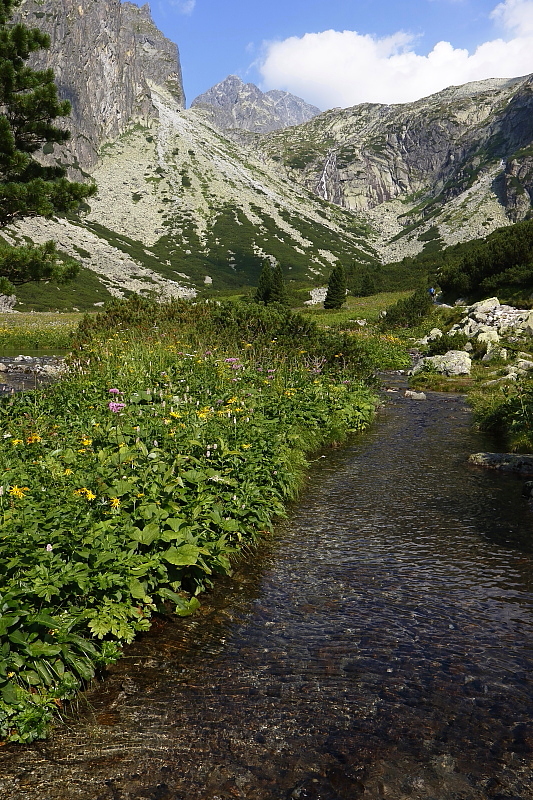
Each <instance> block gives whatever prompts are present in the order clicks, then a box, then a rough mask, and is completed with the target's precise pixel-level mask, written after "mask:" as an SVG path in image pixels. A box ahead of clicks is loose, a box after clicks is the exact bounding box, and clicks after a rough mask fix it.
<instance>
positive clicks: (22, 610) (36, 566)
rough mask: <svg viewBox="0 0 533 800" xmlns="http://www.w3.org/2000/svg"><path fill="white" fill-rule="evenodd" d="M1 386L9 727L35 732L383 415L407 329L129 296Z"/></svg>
mask: <svg viewBox="0 0 533 800" xmlns="http://www.w3.org/2000/svg"><path fill="white" fill-rule="evenodd" d="M73 343H74V347H73V350H72V353H71V355H70V357H69V369H68V372H67V373H66V375H65V376H64V377H63V378H62V379H61V380H60V381H59V382H58V383H56V384H55V385H53V386H49V387H47V388H44V389H38V390H36V391H32V392H27V393H23V394H19V395H16V396H14V397H11V398H10V399H4V400H3V401H2V402H1V403H0V439H1V441H2V444H3V446H2V448H1V451H0V461H1V478H0V480H1V484H0V514H1V517H0V519H1V524H0V564H1V567H0V569H1V570H2V580H1V583H0V586H1V588H0V737H1V739H3V740H4V741H12V742H30V741H32V740H34V739H36V738H42V737H44V736H45V735H46V732H47V729H48V727H49V724H50V721H51V720H52V719H53V717H54V716H55V715H61V714H62V713H63V712H62V709H63V706H64V704H65V702H66V701H68V700H69V699H71V698H72V697H74V696H75V695H76V693H77V692H79V691H80V689H82V688H83V687H84V686H85V685H87V683H88V682H90V681H91V680H92V679H93V678H94V676H95V674H96V673H97V672H98V670H101V669H102V668H103V667H105V666H106V665H108V664H111V663H113V662H114V661H115V660H116V659H117V658H119V656H120V652H121V646H122V645H123V643H125V642H131V641H132V640H133V638H134V637H135V635H136V633H137V632H139V631H145V630H147V629H148V628H149V627H150V624H151V619H152V618H153V616H154V615H157V614H169V613H175V614H177V615H189V614H192V613H194V612H195V610H196V609H197V608H198V607H199V605H200V602H201V600H200V599H199V598H200V597H201V594H202V592H203V591H204V590H206V589H207V588H208V587H209V586H211V585H212V582H213V581H214V580H215V579H216V576H217V575H219V574H224V573H228V572H230V571H231V566H232V562H233V561H234V559H235V558H236V557H237V556H238V553H239V551H240V550H241V549H242V548H243V547H245V546H249V545H250V544H252V543H253V542H254V541H255V540H256V539H257V537H258V536H261V535H263V534H264V533H265V532H269V531H271V530H272V526H273V524H274V522H275V520H276V518H279V517H281V516H283V514H284V512H285V507H286V503H287V501H289V500H290V499H291V498H294V497H295V495H296V494H297V492H298V489H299V487H300V486H301V484H302V480H303V478H304V475H305V470H306V466H307V462H306V455H308V454H310V453H313V452H316V451H317V450H318V449H319V448H321V447H324V446H326V445H328V444H330V443H332V442H340V441H342V440H344V439H345V438H346V437H347V436H348V435H349V434H350V433H353V432H356V431H360V430H361V429H363V428H364V427H365V426H366V425H368V424H369V422H370V421H371V419H372V416H373V413H374V409H375V406H376V402H377V401H376V397H375V394H374V392H373V389H372V388H371V386H369V383H371V382H372V374H373V372H374V371H375V369H376V368H377V367H378V366H381V367H387V366H388V367H398V366H402V365H403V362H404V360H405V353H404V352H403V351H402V350H401V348H400V347H399V345H398V344H397V343H395V342H394V341H390V340H387V339H385V338H383V337H382V338H381V339H380V340H376V341H373V342H370V341H369V340H368V338H367V339H364V340H358V339H357V337H356V336H349V335H347V334H337V333H335V332H321V331H319V330H318V329H317V328H315V326H314V323H312V322H309V321H306V320H303V318H301V317H299V316H298V315H296V314H292V313H291V312H287V311H284V310H270V309H269V310H266V309H261V308H260V307H256V308H255V309H253V310H244V311H242V310H239V309H237V310H232V309H231V308H229V306H228V307H227V308H225V307H222V306H219V305H216V304H213V305H211V306H208V305H207V304H206V307H203V306H200V305H197V306H194V305H193V304H185V303H181V304H176V303H172V304H168V306H167V307H162V308H161V307H156V306H155V304H151V305H150V304H149V303H147V302H145V301H142V302H141V301H140V300H138V299H134V300H131V301H117V302H116V303H115V304H114V305H113V306H112V307H111V308H110V309H109V310H108V312H107V313H102V314H100V315H98V317H92V318H90V319H89V318H88V319H87V320H85V321H84V322H82V323H81V325H80V326H79V328H78V331H77V333H76V335H75V338H74V342H73Z"/></svg>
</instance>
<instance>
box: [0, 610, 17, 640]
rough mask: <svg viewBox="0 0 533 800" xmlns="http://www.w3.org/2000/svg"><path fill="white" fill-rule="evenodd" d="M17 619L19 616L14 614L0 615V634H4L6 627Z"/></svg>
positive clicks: (13, 623)
mask: <svg viewBox="0 0 533 800" xmlns="http://www.w3.org/2000/svg"><path fill="white" fill-rule="evenodd" d="M19 619H20V617H19V616H16V615H15V614H6V615H5V616H3V617H0V636H5V634H6V633H7V630H8V628H10V627H11V626H12V625H15V623H17V622H18V621H19Z"/></svg>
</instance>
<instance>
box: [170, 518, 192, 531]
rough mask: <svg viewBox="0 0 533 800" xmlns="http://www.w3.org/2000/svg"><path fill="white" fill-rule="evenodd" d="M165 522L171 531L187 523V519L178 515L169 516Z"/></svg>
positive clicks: (177, 529)
mask: <svg viewBox="0 0 533 800" xmlns="http://www.w3.org/2000/svg"><path fill="white" fill-rule="evenodd" d="M166 524H167V525H168V527H169V528H172V530H173V531H179V529H180V528H181V527H182V526H183V525H187V520H186V519H181V518H180V517H170V518H169V519H167V520H166Z"/></svg>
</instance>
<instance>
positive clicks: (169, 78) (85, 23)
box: [18, 0, 184, 170]
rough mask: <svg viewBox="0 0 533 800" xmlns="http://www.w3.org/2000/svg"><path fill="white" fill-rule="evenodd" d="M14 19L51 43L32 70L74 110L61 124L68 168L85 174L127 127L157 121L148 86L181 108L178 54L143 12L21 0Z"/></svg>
mask: <svg viewBox="0 0 533 800" xmlns="http://www.w3.org/2000/svg"><path fill="white" fill-rule="evenodd" d="M18 16H19V18H20V19H21V20H22V21H23V22H24V23H25V24H26V25H28V26H30V27H37V28H40V29H41V30H43V31H46V33H48V34H49V36H50V38H51V46H50V49H49V50H44V51H40V52H39V53H37V54H35V56H34V58H33V63H34V65H35V66H38V67H40V68H44V67H51V68H52V69H53V70H54V75H55V78H56V83H57V85H58V89H59V94H60V96H61V97H62V98H63V99H67V100H69V101H70V102H71V104H72V114H71V116H70V118H68V119H67V120H65V121H64V124H65V127H67V128H68V129H69V130H70V131H71V133H72V139H71V141H70V142H69V143H68V144H67V145H66V148H65V154H66V156H67V159H66V160H67V161H69V162H70V163H71V164H72V165H73V166H74V167H77V168H78V169H81V170H88V169H91V168H92V167H93V166H94V165H95V163H96V162H97V160H98V149H99V147H100V146H101V145H102V144H103V143H104V142H106V141H108V140H112V139H116V138H117V136H119V135H120V134H121V133H123V132H124V131H125V130H126V128H127V127H128V126H129V125H131V123H132V121H135V120H139V121H142V122H143V123H144V124H145V125H146V124H149V121H150V120H151V119H156V118H157V111H156V109H155V107H154V104H153V103H152V99H151V92H150V85H149V83H150V81H153V82H154V83H157V84H159V85H162V86H164V87H165V88H167V90H170V91H171V92H172V94H173V96H174V98H175V99H176V100H177V101H178V103H179V104H180V105H182V106H183V105H184V95H183V88H182V83H181V68H180V64H179V55H178V49H177V47H176V45H174V44H173V43H172V42H170V41H169V40H168V39H166V38H165V37H164V36H163V34H162V33H161V32H160V31H158V29H157V28H156V27H155V25H154V23H153V22H152V20H151V17H150V8H149V6H148V5H144V6H142V8H139V7H138V6H135V5H134V4H133V3H121V2H120V0H98V2H94V0H25V1H24V2H23V3H22V4H21V6H20V9H19V12H18ZM45 150H46V148H45ZM48 155H49V156H50V157H52V158H55V157H56V156H57V153H55V152H54V153H53V154H52V153H48Z"/></svg>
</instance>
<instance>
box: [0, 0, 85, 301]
mask: <svg viewBox="0 0 533 800" xmlns="http://www.w3.org/2000/svg"><path fill="white" fill-rule="evenodd" d="M19 4H20V0H0V229H1V228H4V227H5V226H6V225H9V224H10V223H12V222H14V221H16V220H19V219H22V218H24V217H28V216H44V217H50V216H52V215H53V214H55V213H64V212H67V211H73V210H75V209H76V208H77V207H78V206H79V205H80V203H81V201H82V200H84V199H85V198H87V197H89V196H91V195H92V194H94V193H95V191H96V187H95V186H92V185H85V184H82V183H76V182H73V181H69V180H68V179H67V178H66V168H65V167H64V166H61V165H55V166H45V165H43V164H40V163H39V161H37V160H36V159H35V158H34V154H35V153H37V152H38V151H39V150H40V149H41V148H42V147H43V145H44V144H63V143H64V142H66V141H67V140H68V139H69V137H70V134H69V132H68V131H65V130H62V129H60V128H57V127H55V126H54V125H53V121H54V120H55V119H57V118H58V117H65V116H68V114H69V113H70V103H69V102H68V101H66V100H65V101H61V100H59V99H58V96H57V87H56V85H55V83H54V75H53V72H52V70H50V69H46V70H35V69H32V68H31V67H29V66H28V65H27V63H26V62H27V61H28V58H29V57H30V55H31V54H32V53H34V52H36V51H37V50H40V49H43V48H48V47H49V46H50V37H49V36H48V35H47V34H45V33H43V32H42V31H40V30H38V29H37V28H33V29H30V28H28V27H26V26H25V25H23V24H22V23H14V22H13V21H12V16H13V13H14V10H15V9H16V7H17V6H18V5H19ZM77 269H78V265H77V263H76V262H75V261H73V260H72V259H62V258H60V257H59V254H58V253H57V251H56V248H55V244H54V243H53V242H46V243H45V244H44V245H40V246H35V247H32V246H24V247H10V246H9V245H8V244H6V243H5V242H4V243H1V244H0V292H3V293H8V292H10V291H12V290H13V285H20V284H22V283H28V282H30V281H39V280H43V279H53V280H56V281H58V282H63V281H65V280H68V279H70V278H72V277H74V275H75V274H76V272H77Z"/></svg>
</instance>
